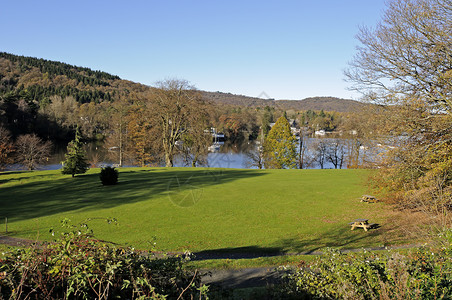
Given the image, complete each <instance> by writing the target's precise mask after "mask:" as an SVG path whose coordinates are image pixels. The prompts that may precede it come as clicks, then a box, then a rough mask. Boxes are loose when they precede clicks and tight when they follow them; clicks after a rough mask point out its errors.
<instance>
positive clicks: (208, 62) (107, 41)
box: [0, 0, 385, 99]
mask: <svg viewBox="0 0 452 300" xmlns="http://www.w3.org/2000/svg"><path fill="white" fill-rule="evenodd" d="M384 2H385V1H384V0H341V1H338V0H317V1H313V0H310V1H306V0H299V1H246V0H243V1H234V0H232V1H215V0H210V1H182V0H180V1H163V0H162V1H151V0H149V1H145V0H142V1H133V0H131V1H115V0H110V1H101V0H99V1H96V0H91V1H85V0H77V1H75V0H74V1H64V0H63V1H62V0H58V1H54V0H52V1H51V0H41V1H36V0H29V1H22V0H14V1H2V4H1V8H0V28H2V30H1V35H0V36H1V38H0V51H5V52H10V53H13V54H18V55H25V56H33V57H40V58H45V59H50V60H57V61H62V62H66V63H69V64H73V65H78V66H84V67H89V68H92V69H96V70H102V71H106V72H108V73H112V74H115V75H119V76H120V77H121V78H123V79H128V80H132V81H135V82H140V83H143V84H147V85H152V84H154V83H155V82H157V81H159V80H162V79H165V78H180V79H186V80H188V81H190V82H191V83H192V84H193V85H195V86H196V87H197V88H198V89H202V90H207V91H222V92H231V93H234V94H243V95H247V96H254V97H257V96H259V95H261V93H262V92H265V93H266V94H267V95H268V96H270V97H271V98H275V99H303V98H306V97H314V96H335V97H341V98H353V99H358V98H359V95H358V94H355V93H353V92H351V91H348V90H347V89H346V88H347V86H348V84H347V83H346V82H344V76H343V70H344V69H345V68H346V67H347V62H348V61H350V60H351V59H352V57H353V55H354V53H355V47H356V46H357V41H356V39H355V35H356V34H357V32H358V28H359V26H361V25H366V26H373V25H375V24H376V23H377V22H378V21H379V20H380V17H381V15H382V13H383V11H384V8H385V5H384Z"/></svg>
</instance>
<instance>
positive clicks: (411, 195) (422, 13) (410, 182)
mask: <svg viewBox="0 0 452 300" xmlns="http://www.w3.org/2000/svg"><path fill="white" fill-rule="evenodd" d="M358 40H359V41H360V43H361V46H360V47H359V48H358V52H357V54H356V55H355V57H354V59H353V61H352V62H351V64H350V69H349V70H348V71H347V72H346V76H347V77H348V79H349V81H350V82H351V83H352V84H353V88H354V89H356V90H358V91H361V92H362V93H363V95H364V98H365V99H368V100H370V101H372V102H373V103H377V104H382V105H383V107H385V110H386V111H387V112H389V113H386V114H384V113H383V115H384V118H385V120H386V122H385V125H384V126H382V128H385V129H386V136H387V137H399V140H398V141H397V139H396V141H395V145H394V146H395V148H393V150H391V151H390V152H389V154H391V155H390V156H389V157H388V158H389V159H388V160H387V161H386V166H387V168H385V169H384V171H383V172H384V173H385V176H384V179H385V180H384V181H382V184H383V185H386V187H385V189H386V190H391V191H392V192H393V193H394V194H395V197H396V198H399V199H401V201H403V203H404V204H405V205H408V206H417V205H421V204H422V205H425V204H427V205H426V206H427V207H429V208H432V209H436V208H438V207H442V208H446V207H449V206H450V205H451V204H452V198H451V196H450V195H451V193H450V192H451V191H452V154H451V152H450V149H451V148H452V127H451V126H450V124H451V123H452V116H451V112H452V2H451V1H450V0H392V1H390V2H389V3H388V7H387V10H386V12H385V14H384V16H383V17H382V20H381V22H380V23H378V24H377V25H376V26H375V28H365V27H364V28H362V29H361V31H360V32H359V34H358ZM430 204H431V205H430Z"/></svg>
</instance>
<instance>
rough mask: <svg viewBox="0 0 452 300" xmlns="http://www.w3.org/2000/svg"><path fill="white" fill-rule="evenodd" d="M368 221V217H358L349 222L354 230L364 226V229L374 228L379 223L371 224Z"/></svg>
mask: <svg viewBox="0 0 452 300" xmlns="http://www.w3.org/2000/svg"><path fill="white" fill-rule="evenodd" d="M368 221H369V220H368V219H356V220H355V221H353V222H350V223H348V224H349V225H350V226H351V227H352V230H354V229H355V228H356V227H358V228H363V229H364V231H367V230H369V229H371V228H374V227H375V226H376V225H377V224H375V223H372V224H369V223H367V222H368Z"/></svg>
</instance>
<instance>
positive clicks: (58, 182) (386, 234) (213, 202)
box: [0, 168, 407, 255]
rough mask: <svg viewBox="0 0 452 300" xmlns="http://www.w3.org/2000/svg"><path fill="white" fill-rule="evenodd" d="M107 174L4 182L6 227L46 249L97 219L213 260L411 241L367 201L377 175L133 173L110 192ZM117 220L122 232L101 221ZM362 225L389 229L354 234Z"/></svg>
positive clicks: (114, 237)
mask: <svg viewBox="0 0 452 300" xmlns="http://www.w3.org/2000/svg"><path fill="white" fill-rule="evenodd" d="M99 172H100V171H99V169H92V170H90V171H89V172H88V173H87V174H84V175H80V176H78V177H76V178H71V177H70V176H66V175H65V176H63V175H61V174H60V172H59V171H39V172H10V173H4V174H0V205H1V207H2V211H1V213H0V214H1V215H0V218H2V217H5V216H6V217H8V229H9V231H10V232H11V233H10V234H11V235H13V236H18V237H24V238H30V239H43V240H51V239H52V236H51V235H50V233H49V229H50V228H55V229H58V226H59V223H60V220H62V219H64V218H69V219H71V220H72V221H73V223H77V222H82V221H84V220H85V219H87V218H91V219H93V220H92V221H90V223H89V225H90V227H91V228H92V229H93V230H94V232H95V233H96V236H97V237H99V238H101V239H103V240H106V241H111V242H114V243H117V244H120V245H130V246H133V247H137V248H141V249H149V248H155V249H157V250H161V251H183V250H190V251H192V252H201V253H203V254H205V255H208V254H209V253H218V252H220V253H224V252H253V253H266V252H303V251H314V250H317V249H321V248H324V247H339V248H359V247H368V246H379V245H383V244H394V243H403V242H407V241H406V240H404V237H403V235H402V234H401V233H400V232H398V231H397V230H394V229H395V227H396V225H395V224H394V222H393V221H394V218H393V215H391V212H390V210H389V209H388V208H386V207H385V206H384V205H383V204H380V203H377V204H366V203H360V202H359V201H358V200H357V198H358V197H360V196H361V195H362V194H365V193H368V192H369V191H368V189H367V187H366V177H367V175H368V174H369V172H370V171H367V170H237V169H203V168H172V169H166V168H152V169H150V168H145V169H140V168H130V169H121V170H120V176H119V184H118V185H116V186H102V185H101V184H100V181H99V178H98V173H99ZM109 217H112V218H116V219H117V220H118V225H113V224H109V225H108V224H106V223H105V222H104V221H102V220H100V219H97V218H109ZM356 218H368V219H369V220H370V221H371V222H372V223H379V224H381V225H382V227H381V228H380V229H378V230H372V231H369V232H364V231H362V230H355V231H350V227H349V226H348V222H351V221H352V220H354V219H356ZM0 220H1V219H0ZM0 228H1V227H0ZM154 243H155V246H154Z"/></svg>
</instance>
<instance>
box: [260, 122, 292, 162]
mask: <svg viewBox="0 0 452 300" xmlns="http://www.w3.org/2000/svg"><path fill="white" fill-rule="evenodd" d="M296 141H297V139H296V137H295V136H294V135H293V134H292V131H291V130H290V124H289V121H287V119H286V118H285V117H284V116H282V117H281V118H279V119H278V120H277V121H276V123H275V125H273V127H272V129H271V130H270V132H269V133H268V136H267V138H266V140H265V142H264V155H265V168H267V169H286V168H295V167H296V164H297V151H296Z"/></svg>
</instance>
